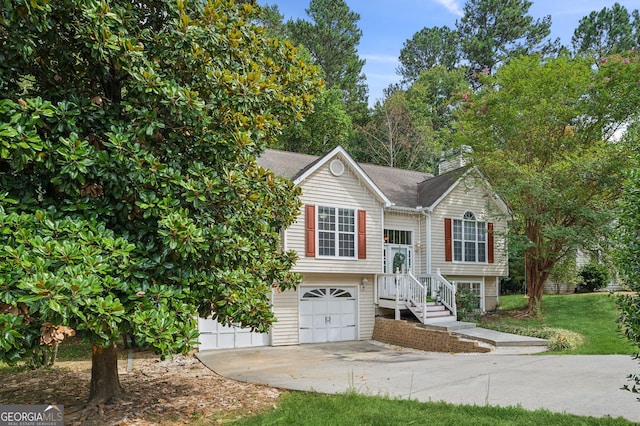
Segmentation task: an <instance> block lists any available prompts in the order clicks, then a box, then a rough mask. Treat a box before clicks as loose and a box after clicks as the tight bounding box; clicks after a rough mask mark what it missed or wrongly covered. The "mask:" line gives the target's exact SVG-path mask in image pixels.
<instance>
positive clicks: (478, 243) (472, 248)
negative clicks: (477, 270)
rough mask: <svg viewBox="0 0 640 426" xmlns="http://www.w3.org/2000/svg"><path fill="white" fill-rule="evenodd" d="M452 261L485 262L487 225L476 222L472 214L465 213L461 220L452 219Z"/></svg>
mask: <svg viewBox="0 0 640 426" xmlns="http://www.w3.org/2000/svg"><path fill="white" fill-rule="evenodd" d="M453 260H454V261H458V262H486V261H487V224H486V222H480V221H478V220H476V216H475V215H474V214H473V213H472V212H466V213H465V214H464V216H463V217H462V219H453Z"/></svg>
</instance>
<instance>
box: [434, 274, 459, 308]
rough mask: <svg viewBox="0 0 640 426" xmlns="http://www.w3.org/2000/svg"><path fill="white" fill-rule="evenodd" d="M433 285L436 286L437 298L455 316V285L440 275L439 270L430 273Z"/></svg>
mask: <svg viewBox="0 0 640 426" xmlns="http://www.w3.org/2000/svg"><path fill="white" fill-rule="evenodd" d="M432 279H433V287H435V288H436V293H437V296H436V297H437V298H438V300H439V301H440V303H442V304H443V305H444V306H446V307H447V309H449V310H450V311H451V314H452V315H453V316H454V317H455V318H457V317H458V312H457V309H456V292H457V289H456V285H455V284H452V283H450V282H449V281H447V279H446V278H445V277H443V276H442V275H440V271H438V272H437V273H435V274H433V275H432Z"/></svg>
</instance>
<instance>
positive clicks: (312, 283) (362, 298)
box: [271, 273, 375, 346]
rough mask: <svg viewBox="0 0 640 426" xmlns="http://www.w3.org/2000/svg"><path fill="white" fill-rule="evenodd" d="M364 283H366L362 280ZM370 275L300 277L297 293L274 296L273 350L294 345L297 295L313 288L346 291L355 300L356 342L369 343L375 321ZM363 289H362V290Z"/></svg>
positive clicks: (297, 336)
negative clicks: (334, 288) (356, 300)
mask: <svg viewBox="0 0 640 426" xmlns="http://www.w3.org/2000/svg"><path fill="white" fill-rule="evenodd" d="M365 279H366V282H364V281H363V280H365ZM374 284H375V275H372V274H313V273H312V274H303V277H302V284H300V286H299V287H298V289H297V290H289V291H285V292H281V293H275V294H274V295H273V310H274V313H275V315H276V318H277V322H276V323H274V325H273V327H272V332H271V338H272V344H273V346H282V345H297V344H298V343H299V331H300V330H299V328H300V322H299V321H300V311H299V306H300V305H299V303H300V294H303V292H304V291H306V290H308V289H311V288H316V287H349V288H352V289H354V291H355V293H356V294H357V297H358V312H357V318H358V322H357V327H358V331H357V336H358V339H359V340H368V339H371V336H372V335H373V325H374V321H375V306H374V300H373V286H374ZM363 287H364V288H363Z"/></svg>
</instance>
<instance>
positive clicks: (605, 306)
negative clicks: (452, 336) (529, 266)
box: [480, 293, 637, 355]
mask: <svg viewBox="0 0 640 426" xmlns="http://www.w3.org/2000/svg"><path fill="white" fill-rule="evenodd" d="M527 303H528V301H527V298H526V297H524V296H522V295H512V296H501V297H500V307H499V308H498V313H499V315H498V319H496V318H495V317H487V318H485V319H484V320H483V321H481V324H480V325H481V326H487V327H491V322H492V321H499V322H503V323H507V324H515V325H523V326H532V327H542V326H547V327H555V328H562V329H566V330H572V331H575V332H577V333H580V334H581V335H582V336H583V337H584V344H583V345H581V346H579V347H577V348H575V349H570V350H564V351H562V352H557V353H563V354H577V355H613V354H623V355H632V354H634V353H635V352H636V351H637V348H635V350H634V346H633V345H632V344H631V343H630V342H629V341H627V340H626V339H625V338H624V336H622V334H620V332H619V331H618V325H617V323H616V319H617V318H618V314H617V310H616V304H615V298H614V297H613V296H611V295H610V294H608V293H582V294H566V295H545V296H544V297H543V299H542V317H541V318H532V317H524V318H521V317H520V316H515V315H511V313H514V312H518V311H521V310H522V309H523V308H525V307H526V306H527ZM547 353H549V352H547Z"/></svg>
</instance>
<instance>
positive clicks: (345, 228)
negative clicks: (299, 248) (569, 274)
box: [318, 206, 356, 257]
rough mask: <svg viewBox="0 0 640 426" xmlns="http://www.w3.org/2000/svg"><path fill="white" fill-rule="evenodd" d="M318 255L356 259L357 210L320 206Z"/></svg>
mask: <svg viewBox="0 0 640 426" xmlns="http://www.w3.org/2000/svg"><path fill="white" fill-rule="evenodd" d="M318 254H319V255H320V256H338V257H356V216H355V210H353V209H345V208H340V207H327V206H318Z"/></svg>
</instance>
